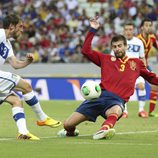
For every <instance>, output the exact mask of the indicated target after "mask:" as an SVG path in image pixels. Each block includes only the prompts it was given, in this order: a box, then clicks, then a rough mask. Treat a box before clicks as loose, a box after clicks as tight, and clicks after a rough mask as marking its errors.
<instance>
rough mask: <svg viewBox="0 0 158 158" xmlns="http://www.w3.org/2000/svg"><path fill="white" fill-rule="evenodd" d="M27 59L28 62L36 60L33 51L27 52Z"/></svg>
mask: <svg viewBox="0 0 158 158" xmlns="http://www.w3.org/2000/svg"><path fill="white" fill-rule="evenodd" d="M26 60H27V62H28V63H32V62H33V60H34V57H33V54H31V53H28V54H26Z"/></svg>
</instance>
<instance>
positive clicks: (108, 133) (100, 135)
mask: <svg viewBox="0 0 158 158" xmlns="http://www.w3.org/2000/svg"><path fill="white" fill-rule="evenodd" d="M114 135H115V129H114V128H110V129H108V130H99V131H98V132H97V133H95V134H94V135H93V139H95V140H97V139H111V138H112V137H113V136H114Z"/></svg>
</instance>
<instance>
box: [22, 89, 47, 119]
mask: <svg viewBox="0 0 158 158" xmlns="http://www.w3.org/2000/svg"><path fill="white" fill-rule="evenodd" d="M23 97H24V100H25V101H26V103H27V104H28V105H29V106H30V107H31V108H32V110H33V111H34V113H35V114H36V116H37V119H38V120H39V121H44V120H45V119H46V118H47V117H48V116H47V115H46V114H45V113H44V112H43V110H42V108H41V106H40V103H39V101H38V99H37V97H36V96H35V94H34V92H33V91H32V92H30V93H27V94H25V95H23Z"/></svg>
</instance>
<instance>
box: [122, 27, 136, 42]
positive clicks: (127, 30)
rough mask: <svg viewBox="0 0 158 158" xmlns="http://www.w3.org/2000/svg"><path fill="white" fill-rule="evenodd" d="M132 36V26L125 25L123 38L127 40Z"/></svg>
mask: <svg viewBox="0 0 158 158" xmlns="http://www.w3.org/2000/svg"><path fill="white" fill-rule="evenodd" d="M133 35H134V27H133V25H125V26H124V36H125V37H126V38H127V40H130V39H132V38H133Z"/></svg>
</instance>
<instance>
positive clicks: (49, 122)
mask: <svg viewBox="0 0 158 158" xmlns="http://www.w3.org/2000/svg"><path fill="white" fill-rule="evenodd" d="M61 124H62V123H61V122H60V121H57V120H54V119H52V118H50V117H48V118H47V119H46V120H45V121H37V125H38V126H49V127H52V128H54V127H58V126H60V125H61Z"/></svg>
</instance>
